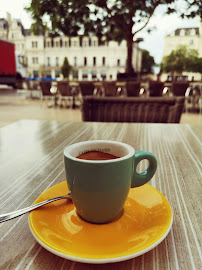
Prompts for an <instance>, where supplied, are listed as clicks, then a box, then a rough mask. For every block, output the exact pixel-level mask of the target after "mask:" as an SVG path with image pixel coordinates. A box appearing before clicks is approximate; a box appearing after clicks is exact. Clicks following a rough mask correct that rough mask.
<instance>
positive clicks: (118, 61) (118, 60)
mask: <svg viewBox="0 0 202 270" xmlns="http://www.w3.org/2000/svg"><path fill="white" fill-rule="evenodd" d="M117 66H118V67H120V59H117Z"/></svg>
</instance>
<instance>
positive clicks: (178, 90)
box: [171, 82, 189, 97]
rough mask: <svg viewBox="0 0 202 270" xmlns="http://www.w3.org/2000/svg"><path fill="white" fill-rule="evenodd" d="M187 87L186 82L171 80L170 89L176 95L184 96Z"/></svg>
mask: <svg viewBox="0 0 202 270" xmlns="http://www.w3.org/2000/svg"><path fill="white" fill-rule="evenodd" d="M188 87H189V83H188V82H173V83H172V86H171V91H172V93H173V95H174V96H176V97H179V96H185V94H186V91H187V89H188Z"/></svg>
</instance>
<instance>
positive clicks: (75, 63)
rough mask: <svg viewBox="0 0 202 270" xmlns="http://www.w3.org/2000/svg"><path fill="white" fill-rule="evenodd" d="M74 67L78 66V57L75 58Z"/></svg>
mask: <svg viewBox="0 0 202 270" xmlns="http://www.w3.org/2000/svg"><path fill="white" fill-rule="evenodd" d="M74 66H75V67H76V66H77V57H76V56H75V57H74Z"/></svg>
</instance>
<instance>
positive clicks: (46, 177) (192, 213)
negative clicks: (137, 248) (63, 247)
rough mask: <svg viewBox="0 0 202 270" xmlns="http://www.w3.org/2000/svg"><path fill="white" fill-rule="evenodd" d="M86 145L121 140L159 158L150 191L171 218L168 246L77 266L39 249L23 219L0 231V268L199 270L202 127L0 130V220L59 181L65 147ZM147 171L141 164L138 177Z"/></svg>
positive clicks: (30, 123)
mask: <svg viewBox="0 0 202 270" xmlns="http://www.w3.org/2000/svg"><path fill="white" fill-rule="evenodd" d="M92 139H106V140H107V139H109V140H116V141H121V142H124V143H128V144H130V145H131V146H133V147H134V148H135V150H137V151H138V150H146V151H150V152H152V153H153V154H154V155H155V156H156V157H157V159H158V169H157V172H156V174H155V176H154V177H153V179H152V180H151V181H150V184H151V185H152V186H153V187H155V188H156V189H158V190H159V191H160V192H161V193H162V194H163V195H164V196H165V197H166V198H167V200H168V201H169V203H170V205H171V207H172V210H173V213H174V222H173V226H172V229H171V231H170V233H169V234H168V236H167V237H166V239H165V240H164V241H163V242H162V243H161V244H160V245H158V246H157V247H156V248H154V249H153V250H151V251H150V252H148V253H146V254H144V255H142V256H139V257H137V258H134V259H132V260H128V261H124V262H119V263H113V264H106V265H91V264H82V263H75V262H72V261H68V260H65V259H63V258H60V257H57V256H56V255H53V254H52V253H50V252H48V251H47V250H45V249H44V248H42V247H41V246H40V245H39V244H38V243H37V242H36V241H35V239H34V238H33V236H32V235H31V232H30V230H29V227H28V215H24V216H21V217H19V218H16V219H13V220H10V221H7V222H4V223H1V224H0V269H1V270H5V269H16V270H17V269H20V270H21V269H23V270H24V269H34V270H35V269H39V270H41V269H48V270H50V269H61V270H62V269H71V270H72V269H74V270H80V269H101V270H102V269H112V270H113V269H116V270H118V269H131V270H132V269H141V270H152V269H154V270H156V269H159V270H167V269H170V270H177V269H183V270H186V269H187V270H192V269H197V270H199V269H201V265H202V255H201V242H202V241H201V240H202V239H201V238H202V237H201V224H202V220H201V207H202V206H201V179H202V177H201V168H202V165H201V160H202V151H201V141H202V126H201V125H188V124H186V125H183V124H181V125H179V124H120V123H82V122H74V123H72V122H66V123H65V122H57V121H46V120H41V121H40V120H21V121H18V122H15V123H13V124H11V125H8V126H6V127H3V128H1V129H0V175H1V178H0V214H3V213H6V212H11V211H14V210H17V209H20V208H24V207H27V206H29V205H31V204H32V203H33V202H34V200H35V199H36V198H37V197H38V196H39V195H40V194H41V193H42V192H43V191H44V190H46V189H48V188H49V187H51V186H53V185H55V184H56V183H59V182H61V181H64V180H65V173H64V166H63V150H64V148H65V147H66V146H68V145H70V144H73V143H76V142H79V141H85V140H92ZM146 166H147V163H146V162H145V161H142V162H141V163H140V165H139V170H140V171H143V170H144V168H146Z"/></svg>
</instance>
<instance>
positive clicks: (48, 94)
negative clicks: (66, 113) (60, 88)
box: [39, 81, 56, 107]
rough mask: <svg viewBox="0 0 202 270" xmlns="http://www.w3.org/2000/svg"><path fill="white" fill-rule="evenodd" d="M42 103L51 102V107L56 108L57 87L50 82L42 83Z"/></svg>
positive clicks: (40, 83)
mask: <svg viewBox="0 0 202 270" xmlns="http://www.w3.org/2000/svg"><path fill="white" fill-rule="evenodd" d="M39 85H40V88H41V101H42V100H50V101H51V102H52V103H51V104H50V105H49V107H52V106H55V97H56V87H55V86H52V84H51V82H50V81H40V82H39Z"/></svg>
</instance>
